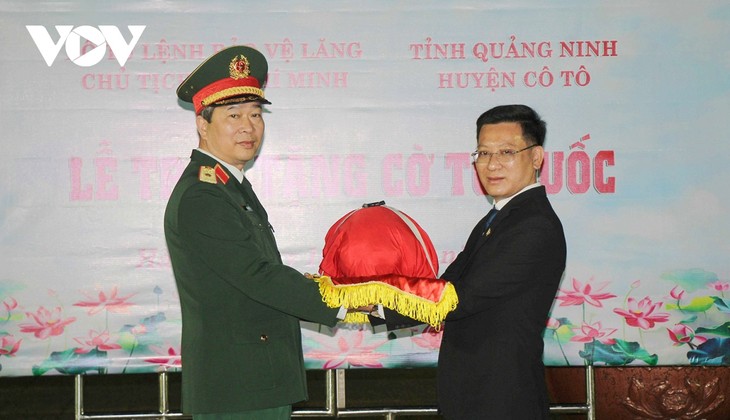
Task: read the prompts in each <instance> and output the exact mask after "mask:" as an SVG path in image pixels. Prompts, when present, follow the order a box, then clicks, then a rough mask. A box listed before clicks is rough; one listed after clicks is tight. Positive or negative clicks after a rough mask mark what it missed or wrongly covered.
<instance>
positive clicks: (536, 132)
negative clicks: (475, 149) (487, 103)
mask: <svg viewBox="0 0 730 420" xmlns="http://www.w3.org/2000/svg"><path fill="white" fill-rule="evenodd" d="M505 122H513V123H518V124H519V125H520V127H522V136H523V137H524V138H525V141H526V142H528V143H530V144H537V145H538V146H542V145H543V143H545V133H546V132H547V129H546V124H545V121H543V120H542V119H541V118H540V115H538V113H537V112H535V110H534V109H532V108H530V107H529V106H527V105H500V106H496V107H494V108H492V109H490V110H489V111H486V112H485V113H483V114H482V115H480V116H479V118H477V139H479V131H480V130H481V129H482V126H483V125H485V124H499V123H505Z"/></svg>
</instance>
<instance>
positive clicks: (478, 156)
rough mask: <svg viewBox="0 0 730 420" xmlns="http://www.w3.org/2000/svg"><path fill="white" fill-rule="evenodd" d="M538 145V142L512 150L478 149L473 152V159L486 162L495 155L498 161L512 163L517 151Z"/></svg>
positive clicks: (480, 162) (477, 161)
mask: <svg viewBox="0 0 730 420" xmlns="http://www.w3.org/2000/svg"><path fill="white" fill-rule="evenodd" d="M535 146H537V144H533V145H531V146H527V147H525V148H524V149H520V150H512V149H505V150H500V151H498V152H494V153H492V152H487V151H484V150H477V151H475V152H472V153H471V159H472V161H474V163H478V164H486V163H489V158H491V157H492V156H494V158H495V159H497V162H499V163H502V164H506V163H512V162H514V160H515V156H516V155H517V153H520V152H524V151H525V150H527V149H532V148H533V147H535Z"/></svg>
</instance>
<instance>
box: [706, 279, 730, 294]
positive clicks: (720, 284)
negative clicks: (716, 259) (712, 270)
mask: <svg viewBox="0 0 730 420" xmlns="http://www.w3.org/2000/svg"><path fill="white" fill-rule="evenodd" d="M707 287H709V288H710V289H712V290H716V291H718V292H726V291H728V290H730V283H728V282H726V281H720V280H718V281H714V282H712V283H709V284H707Z"/></svg>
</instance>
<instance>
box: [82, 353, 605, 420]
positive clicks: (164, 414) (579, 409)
mask: <svg viewBox="0 0 730 420" xmlns="http://www.w3.org/2000/svg"><path fill="white" fill-rule="evenodd" d="M585 369H586V370H585V382H586V401H585V403H582V404H551V405H550V412H551V413H555V414H585V415H586V419H587V420H595V418H596V416H595V406H594V405H595V377H594V372H593V366H586V367H585ZM345 372H346V371H345V369H337V370H327V371H325V388H326V389H325V391H326V397H325V406H324V407H323V408H321V409H296V410H294V411H293V412H292V417H333V418H346V417H366V416H370V417H372V416H378V415H382V416H383V418H384V419H387V420H392V419H395V418H396V417H407V416H437V415H438V411H437V409H436V407H391V408H389V407H380V408H347V389H346V381H345ZM158 382H159V383H158V391H159V407H158V412H157V413H140V414H93V415H89V414H84V377H83V375H76V377H75V381H74V392H75V397H74V412H75V416H76V420H87V419H89V420H91V419H94V420H115V419H190V418H192V417H191V416H189V415H185V414H182V413H176V412H170V406H169V398H168V397H169V384H168V374H167V372H161V373H159V376H158Z"/></svg>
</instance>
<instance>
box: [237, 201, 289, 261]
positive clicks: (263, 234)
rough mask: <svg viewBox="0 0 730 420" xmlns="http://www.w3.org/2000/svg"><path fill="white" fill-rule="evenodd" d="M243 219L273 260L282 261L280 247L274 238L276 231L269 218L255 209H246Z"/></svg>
mask: <svg viewBox="0 0 730 420" xmlns="http://www.w3.org/2000/svg"><path fill="white" fill-rule="evenodd" d="M242 219H243V225H244V226H247V227H249V229H250V232H251V233H252V235H253V236H254V238H255V239H256V241H257V242H258V244H259V246H261V247H262V249H263V250H264V252H266V254H267V255H269V256H270V257H271V258H272V259H273V260H275V261H277V262H281V254H279V249H278V248H277V246H276V239H275V238H274V232H273V230H272V228H271V225H270V224H269V222H268V220H265V219H263V218H261V217H260V216H259V215H258V214H256V212H254V211H247V210H245V209H244V211H243V215H242Z"/></svg>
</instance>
